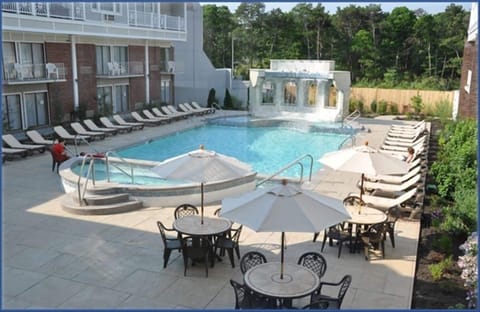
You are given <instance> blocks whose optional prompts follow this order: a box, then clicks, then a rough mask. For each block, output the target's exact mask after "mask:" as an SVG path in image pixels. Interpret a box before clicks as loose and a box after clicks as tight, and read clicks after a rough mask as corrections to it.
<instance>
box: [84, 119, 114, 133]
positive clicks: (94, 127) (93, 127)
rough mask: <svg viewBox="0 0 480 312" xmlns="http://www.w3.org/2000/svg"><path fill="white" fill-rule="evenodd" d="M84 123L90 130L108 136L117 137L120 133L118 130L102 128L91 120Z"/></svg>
mask: <svg viewBox="0 0 480 312" xmlns="http://www.w3.org/2000/svg"><path fill="white" fill-rule="evenodd" d="M83 123H84V124H85V126H86V127H87V128H88V129H89V130H92V131H96V132H103V133H105V134H108V135H116V134H117V133H118V130H116V129H108V128H100V127H99V126H97V125H96V124H95V123H94V122H93V120H91V119H85V120H84V121H83Z"/></svg>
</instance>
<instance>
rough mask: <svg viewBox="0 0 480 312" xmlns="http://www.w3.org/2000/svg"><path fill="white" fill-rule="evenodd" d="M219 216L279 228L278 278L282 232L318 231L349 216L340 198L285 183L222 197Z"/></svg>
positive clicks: (262, 228)
mask: <svg viewBox="0 0 480 312" xmlns="http://www.w3.org/2000/svg"><path fill="white" fill-rule="evenodd" d="M220 216H221V217H224V218H227V219H229V220H231V221H235V222H238V223H240V224H243V225H246V226H248V227H249V228H251V229H252V230H254V231H256V232H282V243H281V258H280V259H281V261H280V262H281V267H280V278H282V279H283V262H284V246H285V232H311V233H315V232H320V231H322V230H323V229H325V228H326V227H328V226H331V225H334V224H337V223H339V222H342V221H345V220H347V219H349V218H350V215H349V213H348V212H347V210H346V209H345V207H344V206H343V202H342V201H340V200H338V199H335V198H332V197H328V196H324V195H320V194H318V193H315V192H311V191H307V190H303V189H301V188H300V187H298V186H295V185H292V184H288V183H287V181H286V180H284V181H283V182H282V184H281V185H277V186H274V187H271V188H266V189H262V188H259V189H257V190H255V191H252V192H248V193H245V194H243V195H241V196H239V197H231V198H225V199H224V200H222V209H221V210H220Z"/></svg>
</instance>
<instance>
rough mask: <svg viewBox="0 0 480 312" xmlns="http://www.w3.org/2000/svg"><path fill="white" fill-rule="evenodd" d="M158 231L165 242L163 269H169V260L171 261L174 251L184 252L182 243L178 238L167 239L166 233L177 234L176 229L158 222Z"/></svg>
mask: <svg viewBox="0 0 480 312" xmlns="http://www.w3.org/2000/svg"><path fill="white" fill-rule="evenodd" d="M157 226H158V230H159V231H160V235H161V236H162V241H163V268H166V267H167V263H168V259H170V254H171V253H172V250H178V251H181V250H182V242H181V241H180V240H179V239H178V237H177V238H169V237H167V234H166V232H177V231H175V230H174V229H169V228H167V227H166V226H165V225H163V223H162V222H160V221H157Z"/></svg>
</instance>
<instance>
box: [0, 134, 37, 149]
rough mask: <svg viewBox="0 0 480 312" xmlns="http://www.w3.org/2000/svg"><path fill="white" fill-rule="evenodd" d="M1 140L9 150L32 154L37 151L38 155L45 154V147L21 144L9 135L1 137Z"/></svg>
mask: <svg viewBox="0 0 480 312" xmlns="http://www.w3.org/2000/svg"><path fill="white" fill-rule="evenodd" d="M2 139H3V142H5V143H6V144H7V145H8V146H10V147H11V148H17V149H25V150H28V151H31V152H34V151H37V152H40V153H43V152H45V148H46V147H45V145H43V144H42V145H34V144H23V143H21V142H20V141H18V140H17V139H16V138H15V137H14V136H13V135H11V134H4V135H2Z"/></svg>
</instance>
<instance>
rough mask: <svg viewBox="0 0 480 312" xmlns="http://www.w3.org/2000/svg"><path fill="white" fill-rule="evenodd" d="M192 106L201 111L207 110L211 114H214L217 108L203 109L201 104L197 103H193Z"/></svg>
mask: <svg viewBox="0 0 480 312" xmlns="http://www.w3.org/2000/svg"><path fill="white" fill-rule="evenodd" d="M192 106H193V107H195V108H201V109H206V110H208V113H209V114H214V113H215V108H210V107H202V106H201V105H200V104H198V103H197V102H195V101H192Z"/></svg>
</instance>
